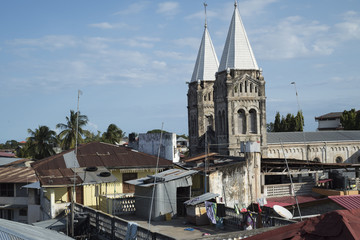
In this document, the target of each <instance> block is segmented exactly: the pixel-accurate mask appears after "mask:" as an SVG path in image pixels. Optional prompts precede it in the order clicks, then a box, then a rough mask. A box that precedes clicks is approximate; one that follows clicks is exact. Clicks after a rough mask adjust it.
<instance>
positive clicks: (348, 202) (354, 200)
mask: <svg viewBox="0 0 360 240" xmlns="http://www.w3.org/2000/svg"><path fill="white" fill-rule="evenodd" d="M329 199H331V200H332V201H334V202H335V203H337V204H339V205H340V206H342V207H343V208H345V209H347V210H351V209H360V195H345V196H329Z"/></svg>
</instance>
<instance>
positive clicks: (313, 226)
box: [246, 209, 360, 240]
mask: <svg viewBox="0 0 360 240" xmlns="http://www.w3.org/2000/svg"><path fill="white" fill-rule="evenodd" d="M359 236H360V209H354V210H337V211H333V212H329V213H325V214H323V215H321V216H318V217H313V218H309V219H307V220H305V221H302V222H298V223H293V224H290V225H287V226H284V227H280V228H276V229H274V230H271V231H268V232H264V233H260V234H257V235H255V236H252V237H249V238H246V239H248V240H263V239H266V240H279V239H293V240H295V239H296V240H302V239H303V240H311V239H322V240H335V239H343V240H347V239H359Z"/></svg>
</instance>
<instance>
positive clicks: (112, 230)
mask: <svg viewBox="0 0 360 240" xmlns="http://www.w3.org/2000/svg"><path fill="white" fill-rule="evenodd" d="M74 209H75V212H77V213H85V214H87V215H88V216H89V223H90V228H91V229H90V230H91V232H92V233H94V234H97V235H98V236H102V237H104V238H105V239H113V240H117V239H125V237H126V232H127V226H128V222H127V221H125V220H124V219H121V218H119V217H116V216H112V215H109V214H106V213H104V212H102V211H98V210H95V209H92V208H88V207H85V206H83V205H81V204H75V208H74ZM137 239H138V240H145V239H152V240H173V239H174V238H171V237H169V236H165V235H162V234H160V233H157V232H151V231H149V230H147V229H145V228H143V227H141V226H138V227H137Z"/></svg>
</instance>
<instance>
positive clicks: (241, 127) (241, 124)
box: [237, 109, 247, 134]
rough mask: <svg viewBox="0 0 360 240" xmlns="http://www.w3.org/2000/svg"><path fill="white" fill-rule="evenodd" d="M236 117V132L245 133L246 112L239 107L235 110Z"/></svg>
mask: <svg viewBox="0 0 360 240" xmlns="http://www.w3.org/2000/svg"><path fill="white" fill-rule="evenodd" d="M237 113H238V114H237V119H238V121H237V122H238V133H239V134H246V125H247V123H246V114H245V110H244V109H239V110H238V112H237Z"/></svg>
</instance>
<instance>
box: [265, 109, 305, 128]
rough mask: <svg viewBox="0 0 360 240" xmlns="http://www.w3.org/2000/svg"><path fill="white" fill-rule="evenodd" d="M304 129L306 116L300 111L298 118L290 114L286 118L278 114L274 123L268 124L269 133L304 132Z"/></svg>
mask: <svg viewBox="0 0 360 240" xmlns="http://www.w3.org/2000/svg"><path fill="white" fill-rule="evenodd" d="M303 129H304V116H303V114H302V112H301V111H298V112H297V114H296V116H294V115H293V114H291V113H288V114H287V115H286V117H284V116H280V113H279V112H277V113H276V115H275V121H274V123H272V122H271V123H269V124H268V131H271V132H302V131H303Z"/></svg>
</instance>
